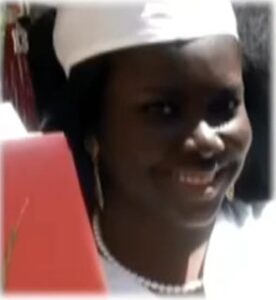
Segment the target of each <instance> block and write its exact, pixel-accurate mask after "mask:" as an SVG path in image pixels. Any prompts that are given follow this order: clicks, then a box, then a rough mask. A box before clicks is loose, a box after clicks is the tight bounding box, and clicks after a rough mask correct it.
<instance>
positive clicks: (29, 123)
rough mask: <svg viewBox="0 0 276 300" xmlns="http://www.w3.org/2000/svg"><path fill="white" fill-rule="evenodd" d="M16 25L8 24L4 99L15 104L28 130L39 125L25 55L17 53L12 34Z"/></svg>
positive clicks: (5, 47) (5, 45) (5, 44)
mask: <svg viewBox="0 0 276 300" xmlns="http://www.w3.org/2000/svg"><path fill="white" fill-rule="evenodd" d="M15 28H16V24H14V23H12V24H7V26H6V31H5V43H4V63H3V65H4V70H3V97H4V99H5V100H9V101H11V102H12V103H13V105H14V107H15V108H16V110H17V111H18V113H19V115H20V117H21V119H22V121H23V122H24V123H25V125H26V127H27V128H28V129H36V128H37V125H38V120H37V111H36V105H35V98H34V92H33V86H32V80H31V75H30V70H29V65H28V61H27V57H26V54H25V53H16V52H15V45H14V39H13V37H12V32H13V31H14V30H15Z"/></svg>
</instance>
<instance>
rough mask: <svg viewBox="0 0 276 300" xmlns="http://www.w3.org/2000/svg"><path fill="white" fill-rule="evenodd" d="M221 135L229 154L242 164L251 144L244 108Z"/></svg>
mask: <svg viewBox="0 0 276 300" xmlns="http://www.w3.org/2000/svg"><path fill="white" fill-rule="evenodd" d="M222 135H223V136H224V138H225V141H226V144H227V145H228V151H229V154H230V155H233V157H237V158H238V159H239V160H242V162H243V160H244V159H245V157H246V154H247V153H248V150H249V148H250V145H251V142H252V129H251V125H250V121H249V118H248V116H247V113H246V110H245V107H241V109H240V111H239V113H238V115H237V117H236V118H235V119H233V121H232V122H231V124H229V127H228V128H227V129H226V130H225V131H224V132H222Z"/></svg>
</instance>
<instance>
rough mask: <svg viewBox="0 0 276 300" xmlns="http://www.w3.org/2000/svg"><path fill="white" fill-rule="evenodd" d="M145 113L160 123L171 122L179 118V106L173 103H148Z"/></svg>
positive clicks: (144, 109) (144, 108)
mask: <svg viewBox="0 0 276 300" xmlns="http://www.w3.org/2000/svg"><path fill="white" fill-rule="evenodd" d="M143 111H144V112H145V113H146V114H147V115H148V116H149V117H150V118H152V119H155V120H158V121H164V122H165V121H170V120H173V119H175V118H176V117H178V116H179V111H180V109H179V106H178V105H177V104H176V103H174V102H173V101H165V100H158V101H155V102H152V103H147V104H145V105H144V106H143Z"/></svg>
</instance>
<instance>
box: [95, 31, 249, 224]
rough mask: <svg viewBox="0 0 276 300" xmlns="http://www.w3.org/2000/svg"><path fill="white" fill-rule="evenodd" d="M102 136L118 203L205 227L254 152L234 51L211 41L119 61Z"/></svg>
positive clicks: (149, 50) (223, 40)
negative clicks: (250, 147)
mask: <svg viewBox="0 0 276 300" xmlns="http://www.w3.org/2000/svg"><path fill="white" fill-rule="evenodd" d="M101 129H102V130H101V134H100V137H99V141H100V153H101V160H102V162H103V165H104V169H105V170H104V171H105V173H106V174H107V176H108V182H109V183H110V185H109V187H108V188H109V189H110V191H111V195H112V192H114V195H115V194H116V195H117V198H119V200H118V199H116V201H122V202H124V205H127V206H129V207H132V208H135V209H141V210H143V211H145V212H147V213H151V214H154V215H156V216H161V217H163V218H164V217H165V218H167V219H168V218H174V221H176V220H177V221H178V222H180V223H182V224H185V225H186V226H204V225H205V224H209V223H210V222H212V221H213V220H214V217H215V215H216V211H217V209H218V207H219V206H220V204H221V201H222V199H223V197H224V194H225V192H226V190H227V189H228V188H229V186H230V185H231V183H232V182H233V181H234V180H235V179H236V177H237V176H238V174H239V172H240V170H241V168H242V165H243V163H244V160H245V157H246V154H247V151H248V148H249V146H250V143H251V127H250V124H249V120H248V117H247V113H246V109H245V106H244V99H243V82H242V73H241V61H240V53H239V48H238V44H237V42H236V41H235V40H234V39H233V38H232V37H230V36H229V37H227V36H220V37H208V38H204V39H196V40H192V41H190V42H188V43H186V44H182V45H170V46H168V45H166V46H165V45H161V46H160V45H159V46H149V47H142V48H140V49H135V50H128V51H124V52H120V53H118V54H117V56H116V57H115V58H114V65H113V69H112V75H111V78H110V81H109V84H108V87H107V90H106V94H105V99H104V113H103V120H102V123H101ZM120 195H121V196H120ZM118 196H119V197H118ZM108 201H112V199H110V200H108V199H106V202H108Z"/></svg>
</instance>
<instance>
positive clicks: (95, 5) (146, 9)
mask: <svg viewBox="0 0 276 300" xmlns="http://www.w3.org/2000/svg"><path fill="white" fill-rule="evenodd" d="M220 34H225V35H233V36H234V37H236V38H237V39H238V33H237V25H236V19H235V15H234V12H233V8H232V5H231V2H230V1H229V0H123V1H104V0H93V1H91V3H89V4H79V5H73V4H71V5H67V6H62V7H60V8H59V9H58V12H57V16H56V23H55V28H54V37H53V39H54V48H55V51H56V55H57V57H58V59H59V61H60V63H61V65H62V67H63V68H64V71H65V73H66V75H67V76H69V73H70V70H71V68H72V66H74V65H75V64H77V63H79V62H81V61H84V60H85V59H88V58H92V57H94V56H97V55H100V54H104V53H107V52H111V51H115V50H119V49H124V48H129V47H134V46H141V45H147V44H154V43H155V44H156V43H164V42H171V41H179V40H180V41H181V40H188V39H192V38H199V37H204V36H209V35H220Z"/></svg>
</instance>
